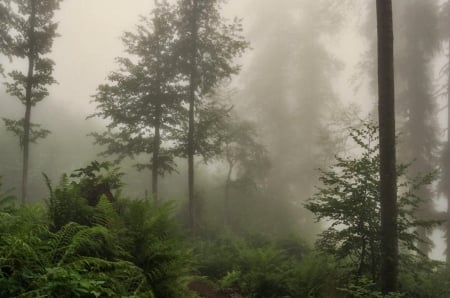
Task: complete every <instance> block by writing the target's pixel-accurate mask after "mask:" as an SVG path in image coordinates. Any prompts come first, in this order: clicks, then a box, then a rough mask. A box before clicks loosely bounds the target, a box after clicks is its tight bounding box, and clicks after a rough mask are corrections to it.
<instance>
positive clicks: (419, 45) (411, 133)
mask: <svg viewBox="0 0 450 298" xmlns="http://www.w3.org/2000/svg"><path fill="white" fill-rule="evenodd" d="M394 9H395V10H396V11H397V12H396V13H395V15H398V16H399V17H398V22H397V25H396V27H397V32H398V38H397V39H396V45H397V49H396V58H397V59H396V63H395V66H396V79H397V82H398V88H397V92H396V94H397V101H398V109H397V120H398V122H399V125H398V126H399V130H400V131H401V132H402V135H401V139H400V143H399V152H400V153H401V155H400V154H399V159H400V161H401V162H404V163H411V162H412V167H411V170H412V174H413V175H425V174H428V173H431V172H433V171H434V170H435V168H436V167H437V149H438V146H439V142H438V133H439V131H438V124H437V117H436V114H437V113H436V112H437V111H436V103H435V96H434V94H433V75H432V67H433V64H432V62H433V60H432V59H433V58H434V56H435V53H436V52H437V51H438V49H439V39H438V4H437V3H436V2H435V1H420V0H413V1H398V2H396V3H395V4H394ZM419 192H420V193H418V194H417V195H418V196H419V197H421V198H423V202H422V203H421V206H420V208H418V214H417V217H418V218H421V219H423V220H426V219H430V218H434V216H435V214H436V211H435V209H434V207H433V192H432V190H431V188H430V187H426V188H423V189H421V190H420V191H419ZM418 233H419V235H420V237H421V238H422V239H423V240H427V241H424V242H422V243H421V245H420V250H421V252H422V253H423V254H424V255H428V254H429V253H430V251H431V246H432V244H431V241H430V240H429V239H428V235H427V234H428V233H427V232H426V230H425V229H423V228H419V229H418Z"/></svg>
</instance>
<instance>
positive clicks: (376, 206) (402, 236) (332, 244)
mask: <svg viewBox="0 0 450 298" xmlns="http://www.w3.org/2000/svg"><path fill="white" fill-rule="evenodd" d="M350 137H351V140H352V143H354V144H356V145H357V150H356V151H357V152H361V153H360V154H357V155H356V156H344V157H336V162H335V164H334V165H332V166H331V168H330V169H329V170H326V171H324V170H321V176H320V181H321V182H322V183H321V186H319V187H318V190H317V192H316V194H315V195H314V196H313V197H312V198H311V199H310V200H309V201H308V203H307V204H306V207H307V208H308V209H309V210H310V211H312V212H313V213H314V214H315V216H316V218H317V220H322V219H324V220H326V221H327V222H330V223H331V226H330V227H329V228H328V229H327V230H326V231H324V232H323V233H322V234H321V235H320V236H319V240H318V241H317V246H318V248H319V249H320V250H322V251H325V252H327V253H331V254H333V255H335V256H337V257H338V258H342V259H347V260H350V262H351V264H352V270H353V273H355V274H356V275H357V276H358V277H361V276H368V277H370V278H371V280H372V281H373V282H375V283H376V282H377V280H378V278H379V276H380V260H381V254H380V245H381V243H380V235H381V218H380V203H381V196H380V188H379V182H380V173H379V166H380V155H379V143H378V142H379V138H378V128H377V127H376V126H375V125H373V124H370V123H363V126H362V128H360V129H351V132H350ZM397 169H398V170H397V177H398V181H399V184H398V189H399V194H400V195H399V206H400V208H399V213H398V222H399V224H398V235H399V240H400V243H401V246H402V248H403V253H405V254H411V253H413V254H415V253H420V250H419V248H418V246H419V245H420V243H422V242H423V241H424V239H423V238H421V237H420V235H419V233H417V232H416V231H414V230H413V229H414V228H417V227H423V228H425V229H429V228H430V227H432V226H433V225H436V224H437V223H436V222H431V221H429V222H427V221H422V220H418V219H416V217H415V214H416V211H417V209H418V208H420V204H419V203H420V201H421V198H419V197H418V196H417V195H416V192H417V190H419V189H420V188H422V187H424V186H425V185H427V184H430V183H431V181H432V178H433V175H432V174H429V175H425V176H423V177H414V178H410V177H409V176H408V172H409V170H410V165H399V166H398V167H397Z"/></svg>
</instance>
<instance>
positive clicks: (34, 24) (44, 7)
mask: <svg viewBox="0 0 450 298" xmlns="http://www.w3.org/2000/svg"><path fill="white" fill-rule="evenodd" d="M11 2H12V3H13V4H15V6H16V7H17V12H16V13H14V21H13V22H12V31H13V32H14V33H15V36H14V41H13V44H12V51H11V55H12V56H13V57H17V58H21V59H25V60H26V61H27V68H28V69H27V71H26V72H22V71H19V70H15V71H12V72H11V73H9V77H10V78H11V80H12V82H8V83H7V84H6V86H7V92H8V93H9V94H10V95H12V96H15V97H17V98H18V99H19V101H20V102H21V103H22V104H23V105H24V106H25V116H24V118H23V119H21V120H11V119H4V121H5V125H6V127H7V129H8V130H10V131H12V132H13V133H14V134H16V135H17V136H18V137H19V139H20V146H21V149H22V150H23V161H22V162H23V167H22V196H21V197H22V203H23V204H25V203H26V202H27V200H28V194H27V188H28V171H29V153H30V143H34V142H36V141H37V140H38V139H41V138H45V137H46V136H47V135H48V134H49V133H50V132H49V131H48V130H46V129H41V128H40V125H38V124H33V123H31V111H32V107H34V106H35V105H36V104H37V103H39V102H40V101H42V100H43V99H44V98H45V97H47V96H48V95H49V93H48V89H47V87H48V86H49V85H52V84H55V83H56V81H55V79H54V78H53V76H52V72H53V66H54V63H53V61H52V60H50V59H48V58H46V57H45V55H46V54H48V53H50V51H51V48H52V44H53V39H54V38H55V37H56V36H57V33H56V29H57V24H56V23H55V22H54V21H53V16H54V11H55V10H56V9H58V8H59V3H60V2H61V0H39V1H38V0H12V1H11Z"/></svg>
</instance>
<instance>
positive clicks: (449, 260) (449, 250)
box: [444, 1, 450, 269]
mask: <svg viewBox="0 0 450 298" xmlns="http://www.w3.org/2000/svg"><path fill="white" fill-rule="evenodd" d="M447 21H448V25H449V26H447V30H449V32H448V34H449V36H448V57H449V60H448V70H447V71H448V74H447V105H448V107H447V117H448V118H447V152H446V153H447V154H450V29H448V28H450V1H449V2H447ZM449 160H450V159H449ZM444 167H446V168H447V173H449V172H450V169H448V168H449V167H450V165H444ZM447 178H450V175H448V176H447ZM446 182H447V183H448V184H450V181H446ZM445 189H446V190H447V193H446V196H447V253H446V261H447V268H448V269H450V187H449V186H447V187H446V188H445Z"/></svg>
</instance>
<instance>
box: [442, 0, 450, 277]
mask: <svg viewBox="0 0 450 298" xmlns="http://www.w3.org/2000/svg"><path fill="white" fill-rule="evenodd" d="M440 20H441V39H442V41H443V42H444V43H445V42H447V44H448V49H447V59H448V61H447V63H446V65H445V66H444V68H443V69H442V73H444V74H445V75H447V82H446V84H444V86H442V88H441V89H440V90H439V93H440V95H444V96H445V95H446V96H447V116H448V118H447V119H448V120H447V142H446V143H445V146H444V150H443V151H442V153H441V154H442V155H441V167H442V172H443V173H442V178H441V181H440V186H439V188H440V191H441V192H442V193H443V194H444V195H445V196H446V198H447V202H448V206H450V30H449V28H450V1H447V2H446V3H445V4H444V5H443V6H442V9H441V14H440ZM442 217H443V218H445V219H446V225H445V227H444V230H445V232H446V242H447V243H446V244H447V250H446V256H447V260H446V261H447V266H448V268H450V207H448V208H447V212H446V214H444V216H442Z"/></svg>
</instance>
